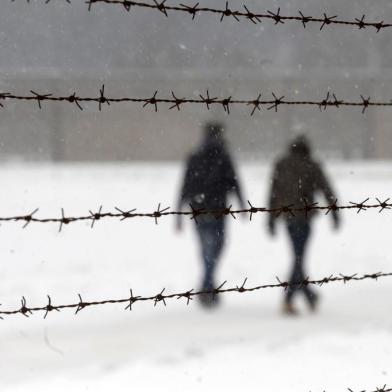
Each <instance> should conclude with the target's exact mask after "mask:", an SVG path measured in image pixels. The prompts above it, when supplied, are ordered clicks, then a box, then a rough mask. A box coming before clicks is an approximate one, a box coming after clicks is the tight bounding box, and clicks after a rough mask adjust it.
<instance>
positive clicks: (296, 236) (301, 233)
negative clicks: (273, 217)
mask: <svg viewBox="0 0 392 392" xmlns="http://www.w3.org/2000/svg"><path fill="white" fill-rule="evenodd" d="M287 229H288V232H289V236H290V240H291V242H292V245H293V251H294V262H293V269H292V273H291V276H290V284H291V285H292V286H291V287H289V289H288V290H287V294H286V302H287V303H291V301H292V299H293V297H294V294H295V293H296V292H297V291H298V290H299V289H301V288H302V289H303V290H304V293H305V295H306V296H307V298H309V296H311V295H312V292H311V291H310V289H309V287H307V286H306V287H301V282H302V281H303V280H304V278H305V276H304V272H303V263H304V254H305V249H306V244H307V240H308V238H309V234H310V226H309V223H308V222H296V221H291V222H289V223H288V225H287Z"/></svg>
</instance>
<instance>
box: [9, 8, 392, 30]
mask: <svg viewBox="0 0 392 392" xmlns="http://www.w3.org/2000/svg"><path fill="white" fill-rule="evenodd" d="M11 1H12V2H15V0H11ZM26 1H27V3H30V0H26ZM63 1H65V2H67V3H68V4H71V1H70V0H63ZM50 2H51V0H45V1H44V4H48V3H50ZM166 2H167V0H153V1H152V2H149V3H147V2H143V1H130V0H86V1H85V3H86V4H87V6H88V10H89V11H90V10H91V9H92V6H93V4H106V5H119V6H121V7H122V8H123V9H124V10H126V11H128V12H129V11H130V10H131V9H134V8H135V9H136V8H139V9H140V8H143V9H147V10H155V11H158V12H159V13H161V14H163V15H164V16H166V17H168V16H169V14H170V13H173V12H176V13H177V14H178V13H181V14H183V15H185V14H186V15H190V16H191V18H192V20H194V19H195V18H196V16H198V15H200V14H213V15H217V16H218V19H217V20H219V21H220V22H222V21H223V20H224V19H227V18H229V19H232V20H235V21H237V22H241V21H247V22H251V23H253V24H255V25H257V24H259V23H261V22H262V21H263V20H270V21H271V22H273V23H274V25H276V26H280V25H283V24H284V23H285V22H288V21H292V22H297V23H300V24H302V26H303V27H304V28H306V26H307V25H308V24H309V23H310V24H317V25H319V26H320V30H323V29H324V27H326V26H331V25H340V26H348V27H354V28H357V29H359V30H364V29H366V28H367V27H371V28H374V29H375V31H376V32H377V33H378V32H379V31H380V30H382V29H385V28H388V27H392V23H385V22H384V20H379V21H371V20H367V16H366V14H363V15H362V16H361V17H360V18H354V19H341V18H339V17H338V15H327V13H325V12H324V13H323V15H322V16H310V15H308V14H307V13H306V12H305V13H303V12H302V11H301V10H299V11H298V14H296V15H281V13H280V8H278V9H277V10H276V11H271V10H267V11H265V12H262V13H260V12H256V11H251V10H250V6H247V5H243V8H242V9H232V8H231V7H230V5H229V2H228V1H226V5H225V7H224V8H211V7H203V6H201V5H200V3H199V2H196V3H194V4H190V3H189V4H184V3H181V4H177V5H167V4H166Z"/></svg>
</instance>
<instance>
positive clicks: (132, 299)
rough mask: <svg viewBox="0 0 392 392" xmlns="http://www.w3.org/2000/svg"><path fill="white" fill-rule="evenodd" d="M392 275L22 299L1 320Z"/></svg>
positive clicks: (189, 299)
mask: <svg viewBox="0 0 392 392" xmlns="http://www.w3.org/2000/svg"><path fill="white" fill-rule="evenodd" d="M391 276H392V272H389V273H383V272H377V273H372V274H364V275H358V274H353V275H343V274H339V275H330V276H328V277H324V278H322V279H317V280H310V279H309V278H305V279H303V280H302V281H300V282H298V283H289V282H287V281H281V280H280V279H279V278H278V277H276V279H277V282H278V283H273V284H264V285H259V286H254V287H245V285H246V282H247V280H248V279H247V278H245V279H244V281H243V283H242V285H241V286H235V287H230V288H224V286H225V285H226V283H227V281H225V282H223V283H222V284H221V285H219V286H218V287H217V288H214V289H212V290H201V291H194V290H193V289H192V290H188V291H184V292H178V293H172V294H165V289H162V290H161V291H160V292H159V293H158V294H155V295H150V296H137V295H134V293H133V290H132V289H131V290H130V295H129V296H128V297H126V298H120V299H106V300H102V301H85V300H83V298H82V296H81V295H80V294H78V299H79V300H78V302H75V303H70V304H62V305H53V303H52V298H51V297H50V296H49V295H48V296H47V298H48V302H47V304H46V305H43V306H36V307H30V306H28V305H27V300H26V298H25V297H24V296H23V297H22V299H21V306H20V307H19V308H18V309H14V310H1V311H0V318H1V316H10V315H15V314H22V315H23V316H26V317H28V316H29V315H31V314H33V313H36V312H45V314H44V318H46V317H47V315H48V314H49V313H50V312H52V311H57V312H60V311H61V310H63V309H75V314H78V313H79V312H80V311H81V310H83V309H85V308H87V307H92V306H102V305H107V304H126V307H125V310H132V306H133V305H134V304H135V303H136V302H153V303H154V307H155V306H156V305H158V304H159V303H162V304H163V305H164V306H166V305H167V303H166V301H167V300H170V299H185V300H186V304H187V305H189V303H190V301H192V300H193V299H194V297H198V296H201V295H212V296H216V295H220V294H227V293H250V292H254V291H259V290H264V289H270V288H283V289H284V290H287V289H288V288H290V287H295V288H302V287H306V286H310V285H313V286H323V285H324V284H329V283H334V282H341V283H344V284H345V283H347V282H354V281H356V282H358V281H364V280H378V279H379V278H385V277H391Z"/></svg>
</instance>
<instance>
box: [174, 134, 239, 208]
mask: <svg viewBox="0 0 392 392" xmlns="http://www.w3.org/2000/svg"><path fill="white" fill-rule="evenodd" d="M230 193H235V194H236V195H237V197H238V199H239V201H240V203H241V205H243V199H242V193H241V188H240V185H239V182H238V179H237V175H236V173H235V169H234V166H233V164H232V161H231V158H230V156H229V154H228V152H227V150H226V148H225V146H224V144H223V142H218V141H212V140H206V141H205V142H204V143H203V144H202V145H201V147H200V148H199V149H198V150H197V151H196V152H195V153H193V154H192V155H191V156H190V157H189V159H188V161H187V164H186V169H185V176H184V180H183V184H182V188H181V194H180V201H179V206H180V207H181V206H182V205H183V204H184V203H189V204H190V205H191V206H192V207H193V208H195V209H209V210H215V209H222V208H225V207H227V197H228V195H229V194H230Z"/></svg>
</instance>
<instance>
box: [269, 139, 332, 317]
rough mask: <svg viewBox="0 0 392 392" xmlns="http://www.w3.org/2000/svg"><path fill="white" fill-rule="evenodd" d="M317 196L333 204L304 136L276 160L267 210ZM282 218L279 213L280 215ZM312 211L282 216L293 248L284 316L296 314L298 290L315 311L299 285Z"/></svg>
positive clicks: (304, 288) (300, 203)
mask: <svg viewBox="0 0 392 392" xmlns="http://www.w3.org/2000/svg"><path fill="white" fill-rule="evenodd" d="M317 193H322V194H323V195H324V197H325V198H326V200H327V203H328V204H333V203H335V201H336V197H335V193H334V191H333V189H332V187H331V185H330V183H329V181H328V179H327V177H326V175H325V173H324V171H323V169H322V167H321V166H320V164H319V163H318V162H316V161H315V160H314V159H313V157H312V153H311V147H310V143H309V141H308V139H307V138H306V137H305V136H298V137H297V138H295V139H294V140H293V141H292V142H291V143H290V144H289V146H288V151H287V153H286V154H285V155H284V156H283V157H282V158H281V159H279V160H278V161H277V162H276V164H275V168H274V171H273V175H272V184H271V191H270V198H269V207H270V208H280V207H283V206H292V207H293V208H301V207H304V206H305V205H311V204H312V203H314V198H315V195H316V194H317ZM282 215H283V214H282ZM314 215H315V213H314V211H308V212H305V211H303V212H302V211H301V212H295V214H294V215H291V214H289V213H286V214H284V218H285V223H286V226H287V230H288V234H289V237H290V240H291V243H292V246H293V251H294V260H293V267H292V272H291V276H290V280H289V282H290V284H292V286H290V287H289V288H288V289H287V291H286V294H285V301H284V307H283V310H284V311H285V312H286V313H288V314H296V313H297V311H296V309H295V307H294V306H293V298H294V295H295V294H296V293H298V292H300V291H302V292H303V293H304V295H305V298H306V300H307V302H308V304H309V306H310V309H311V310H315V309H316V305H317V301H318V297H317V295H316V293H315V292H314V291H313V290H312V289H310V287H309V286H301V284H300V282H301V281H303V280H304V279H305V276H306V275H305V273H304V255H305V250H306V246H307V243H308V239H309V236H310V233H311V221H312V218H313V217H314ZM331 215H332V219H333V224H334V228H335V229H337V228H338V227H339V215H338V213H337V211H334V210H332V211H331ZM277 218H278V216H277V214H270V215H269V221H268V228H269V232H270V234H271V235H275V224H276V220H277Z"/></svg>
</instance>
